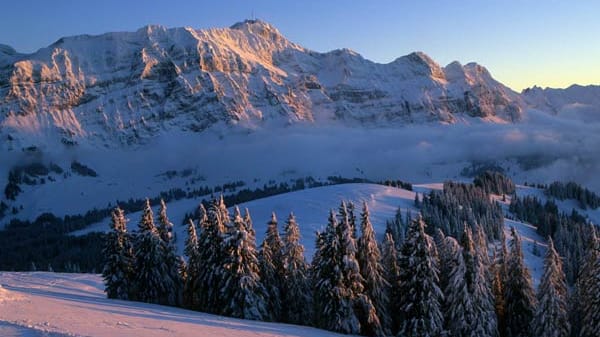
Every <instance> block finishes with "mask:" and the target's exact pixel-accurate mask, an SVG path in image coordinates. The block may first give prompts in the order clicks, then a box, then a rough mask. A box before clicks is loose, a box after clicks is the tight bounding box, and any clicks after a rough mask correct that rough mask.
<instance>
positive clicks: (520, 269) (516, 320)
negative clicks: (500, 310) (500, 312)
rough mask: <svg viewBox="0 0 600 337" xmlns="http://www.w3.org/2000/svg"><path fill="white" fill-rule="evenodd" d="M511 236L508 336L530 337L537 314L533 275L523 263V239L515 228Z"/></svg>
mask: <svg viewBox="0 0 600 337" xmlns="http://www.w3.org/2000/svg"><path fill="white" fill-rule="evenodd" d="M511 234H512V237H513V240H512V242H511V251H510V254H509V257H508V263H507V270H510V273H508V275H507V278H506V282H505V285H504V286H505V288H504V301H505V303H506V304H505V315H506V316H505V319H506V336H507V337H529V336H530V334H531V325H532V324H531V322H532V321H533V317H534V314H535V295H534V292H533V286H532V282H531V275H530V273H529V270H528V269H527V267H526V266H525V263H524V261H523V251H522V248H521V238H520V236H519V234H517V232H516V231H515V229H514V227H513V228H511Z"/></svg>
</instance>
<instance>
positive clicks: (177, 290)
mask: <svg viewBox="0 0 600 337" xmlns="http://www.w3.org/2000/svg"><path fill="white" fill-rule="evenodd" d="M158 223H159V226H158V233H159V235H160V238H161V245H162V248H161V250H162V252H163V254H164V256H163V261H164V263H165V264H166V268H167V269H168V278H169V279H171V280H172V283H173V287H172V288H171V289H169V294H168V298H167V303H166V304H168V305H171V306H175V305H179V306H180V305H181V304H182V301H183V299H182V298H183V280H182V278H181V273H180V272H181V262H180V261H181V260H180V257H179V255H177V248H176V247H175V237H174V235H173V224H172V223H171V221H169V217H168V216H167V205H166V204H165V202H164V201H163V200H162V199H161V200H160V211H159V216H158Z"/></svg>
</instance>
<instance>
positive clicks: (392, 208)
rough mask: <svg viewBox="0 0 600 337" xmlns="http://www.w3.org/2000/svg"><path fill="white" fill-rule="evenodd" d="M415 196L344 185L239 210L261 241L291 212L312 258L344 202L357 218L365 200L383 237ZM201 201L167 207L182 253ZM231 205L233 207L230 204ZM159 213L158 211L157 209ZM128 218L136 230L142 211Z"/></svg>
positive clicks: (105, 224)
mask: <svg viewBox="0 0 600 337" xmlns="http://www.w3.org/2000/svg"><path fill="white" fill-rule="evenodd" d="M414 198H415V194H414V193H413V192H410V191H407V190H403V189H399V188H394V187H386V186H381V185H374V184H344V185H335V186H325V187H319V188H312V189H306V190H301V191H296V192H291V193H285V194H281V195H277V196H273V197H269V198H263V199H258V200H254V201H250V202H248V203H244V204H241V205H239V207H240V209H242V210H244V209H245V208H248V210H249V211H250V214H251V216H252V221H253V224H254V228H255V230H256V238H257V241H258V243H260V242H262V239H263V236H264V233H265V230H266V224H267V222H268V221H269V220H270V219H271V213H272V212H275V213H276V214H277V217H278V221H279V228H280V230H281V231H283V225H284V222H285V220H286V219H287V217H288V215H289V214H290V213H292V212H293V213H294V215H295V216H296V220H297V222H298V224H299V226H300V234H301V236H302V240H301V242H302V244H304V246H305V248H306V255H307V257H308V258H309V259H310V258H311V257H312V255H313V252H314V240H315V232H316V231H318V230H322V229H324V228H325V226H326V225H327V217H328V215H329V211H330V210H331V209H334V210H336V211H337V208H338V206H339V205H340V202H341V201H342V200H345V201H352V202H353V203H354V204H355V205H356V207H357V213H356V215H357V216H358V215H359V213H360V209H361V207H362V203H363V201H364V202H366V203H367V205H368V206H369V210H370V212H371V220H372V223H373V226H374V227H375V230H376V232H377V233H378V234H380V235H383V232H384V230H385V222H386V221H387V220H391V219H393V218H394V215H395V214H396V210H397V209H398V207H400V208H402V210H403V214H404V211H406V210H409V209H413V202H414ZM199 202H200V200H195V199H192V200H181V201H177V202H173V203H170V204H168V205H167V212H168V214H169V219H170V220H171V222H173V223H174V224H175V229H174V230H175V233H176V236H177V238H181V239H178V242H179V251H180V253H182V252H183V243H184V238H185V236H186V235H187V234H186V229H185V226H183V225H181V224H182V223H183V221H184V215H185V214H186V213H192V212H193V211H194V209H195V208H196V207H197V206H198V204H199ZM228 206H232V205H228ZM155 210H156V208H155ZM126 216H127V218H128V219H129V230H133V229H135V228H137V227H136V226H137V223H138V221H139V219H140V217H141V212H136V213H132V214H126ZM106 230H108V219H106V220H105V221H103V222H101V223H98V224H94V225H91V226H90V227H88V228H86V229H84V230H81V231H78V232H75V233H74V234H76V235H80V234H84V233H89V232H92V231H106Z"/></svg>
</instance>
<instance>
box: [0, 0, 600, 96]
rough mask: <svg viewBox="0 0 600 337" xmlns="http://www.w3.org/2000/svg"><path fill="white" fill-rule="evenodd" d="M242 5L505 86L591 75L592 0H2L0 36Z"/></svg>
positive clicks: (212, 22) (598, 23) (118, 24)
mask: <svg viewBox="0 0 600 337" xmlns="http://www.w3.org/2000/svg"><path fill="white" fill-rule="evenodd" d="M252 12H254V14H255V15H256V17H258V18H260V19H263V20H265V21H268V22H270V23H272V24H273V25H275V26H276V27H277V28H278V29H279V30H280V31H281V32H282V33H283V34H284V35H285V36H287V37H288V38H289V39H290V40H292V41H294V42H297V43H299V44H301V45H303V46H305V47H307V48H310V49H313V50H317V51H328V50H331V49H336V48H343V47H346V48H350V49H353V50H355V51H357V52H359V53H361V54H362V55H363V56H364V57H366V58H368V59H371V60H374V61H376V62H390V61H392V60H394V59H395V58H397V57H399V56H402V55H405V54H408V53H410V52H413V51H417V50H419V51H423V52H425V53H427V54H428V55H430V56H431V57H432V58H433V59H434V60H436V61H437V62H439V63H441V64H442V65H445V64H448V63H450V62H452V61H454V60H458V61H460V62H461V63H463V64H464V63H468V62H471V61H476V62H478V63H480V64H482V65H484V66H486V67H487V68H488V69H489V70H490V71H491V72H492V74H493V75H494V76H495V77H496V78H497V79H498V80H500V81H501V82H503V83H505V84H507V85H509V86H510V87H512V88H513V89H515V90H521V89H523V88H525V87H529V86H532V85H534V84H536V85H539V86H542V87H546V86H549V87H566V86H569V85H571V84H573V83H579V84H600V43H599V42H600V20H599V19H598V17H599V16H600V1H594V0H580V1H566V0H565V1H557V0H544V1H534V0H521V1H518V0H504V1H500V0H498V1H492V0H456V1H449V0H448V1H442V0H438V1H434V0H420V1H405V0H379V1H376V0H372V1H353V0H347V1H342V0H330V1H326V0H320V1H318V0H302V1H285V0H254V1H248V0H238V1H235V0H224V1H217V0H212V1H202V0H198V1H192V0H187V1H184V0H171V1H157V0H146V1H141V0H120V1H116V0H103V1H87V0H79V1H78V0H71V1H68V0H52V1H48V0H45V1H44V0H37V1H36V0H19V1H9V0H7V1H3V3H2V11H1V12H0V43H3V44H8V45H11V46H13V47H14V48H15V49H17V50H18V51H21V52H32V51H34V50H37V49H39V48H41V47H44V46H47V45H48V44H50V43H52V42H54V41H56V40H57V39H58V38H60V37H62V36H68V35H77V34H100V33H104V32H108V31H131V30H135V29H137V28H139V27H141V26H144V25H146V24H162V25H165V26H167V27H180V26H191V27H194V28H209V27H227V26H230V25H232V24H233V23H235V22H238V21H242V20H243V19H246V18H250V16H251V15H252Z"/></svg>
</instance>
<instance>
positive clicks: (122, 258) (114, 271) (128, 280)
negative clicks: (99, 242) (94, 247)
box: [102, 207, 134, 300]
mask: <svg viewBox="0 0 600 337" xmlns="http://www.w3.org/2000/svg"><path fill="white" fill-rule="evenodd" d="M109 226H110V229H111V231H110V232H109V233H108V234H107V235H106V242H105V246H104V250H103V252H102V254H103V256H104V258H105V262H104V269H103V270H102V277H103V278H104V284H105V291H106V295H107V296H108V298H115V299H120V300H129V299H130V293H131V292H132V281H133V280H132V279H133V262H134V260H133V259H134V257H133V251H132V247H131V243H130V241H129V236H128V234H127V229H126V220H125V215H124V214H123V210H122V209H120V208H119V207H117V208H115V209H114V210H113V211H112V213H111V222H110V225H109Z"/></svg>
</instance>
